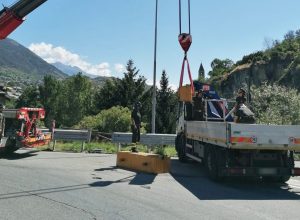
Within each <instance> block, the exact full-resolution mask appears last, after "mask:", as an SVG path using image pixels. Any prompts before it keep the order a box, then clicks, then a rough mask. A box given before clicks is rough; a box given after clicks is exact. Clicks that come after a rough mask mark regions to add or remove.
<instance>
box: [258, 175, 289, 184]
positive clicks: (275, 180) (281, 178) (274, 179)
mask: <svg viewBox="0 0 300 220" xmlns="http://www.w3.org/2000/svg"><path fill="white" fill-rule="evenodd" d="M290 178H291V177H290V176H265V177H263V181H264V182H266V183H286V182H287V181H289V179H290Z"/></svg>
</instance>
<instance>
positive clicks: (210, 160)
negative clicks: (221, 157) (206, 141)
mask: <svg viewBox="0 0 300 220" xmlns="http://www.w3.org/2000/svg"><path fill="white" fill-rule="evenodd" d="M207 147H208V150H207V154H206V168H207V172H208V175H209V177H210V178H211V179H212V180H215V181H218V180H220V176H219V174H218V161H217V155H216V151H215V149H214V147H213V146H207Z"/></svg>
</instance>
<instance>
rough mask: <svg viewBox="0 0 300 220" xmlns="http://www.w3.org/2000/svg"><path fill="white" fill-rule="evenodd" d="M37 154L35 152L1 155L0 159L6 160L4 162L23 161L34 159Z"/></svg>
mask: <svg viewBox="0 0 300 220" xmlns="http://www.w3.org/2000/svg"><path fill="white" fill-rule="evenodd" d="M36 155H37V154H36V153H35V152H25V153H15V152H14V153H9V154H7V153H1V154H0V159H6V160H20V159H25V158H29V157H34V156H36Z"/></svg>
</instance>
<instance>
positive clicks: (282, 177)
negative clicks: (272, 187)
mask: <svg viewBox="0 0 300 220" xmlns="http://www.w3.org/2000/svg"><path fill="white" fill-rule="evenodd" d="M290 178H291V177H290V176H280V177H279V178H278V181H277V182H278V183H285V182H287V181H289V180H290Z"/></svg>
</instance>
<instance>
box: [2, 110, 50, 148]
mask: <svg viewBox="0 0 300 220" xmlns="http://www.w3.org/2000/svg"><path fill="white" fill-rule="evenodd" d="M44 118H45V110H44V109H43V108H20V109H4V110H3V111H2V115H1V117H0V122H1V124H0V131H1V133H0V139H1V143H0V150H1V149H2V150H3V149H5V150H7V151H9V152H13V151H15V150H17V149H19V148H21V147H27V148H32V147H38V146H42V145H46V144H48V143H49V141H50V140H51V133H50V132H43V131H42V130H40V129H38V128H37V123H38V121H40V120H43V119H44Z"/></svg>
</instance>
